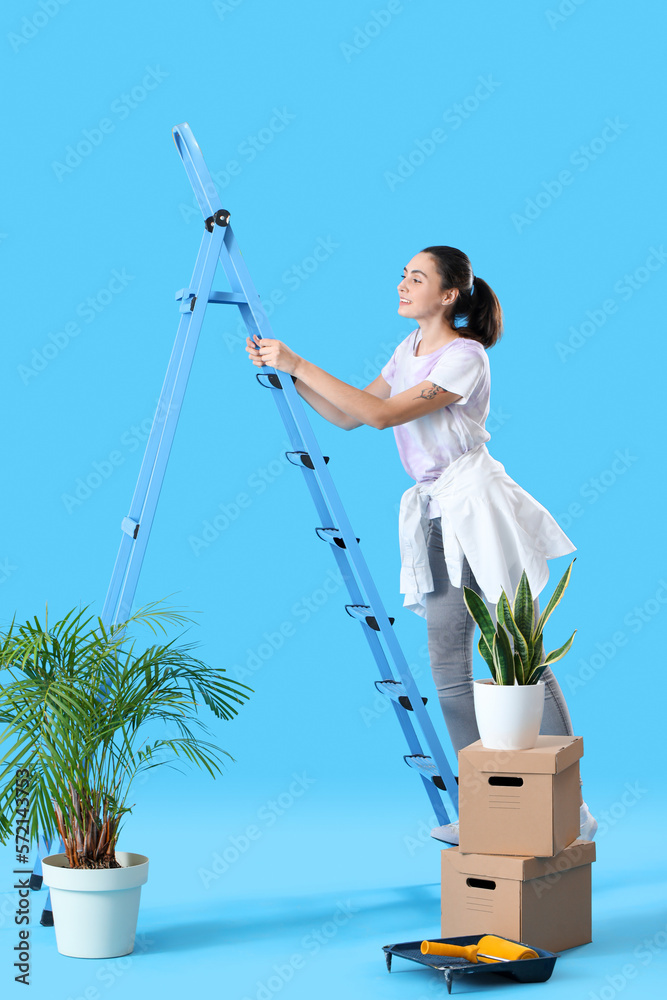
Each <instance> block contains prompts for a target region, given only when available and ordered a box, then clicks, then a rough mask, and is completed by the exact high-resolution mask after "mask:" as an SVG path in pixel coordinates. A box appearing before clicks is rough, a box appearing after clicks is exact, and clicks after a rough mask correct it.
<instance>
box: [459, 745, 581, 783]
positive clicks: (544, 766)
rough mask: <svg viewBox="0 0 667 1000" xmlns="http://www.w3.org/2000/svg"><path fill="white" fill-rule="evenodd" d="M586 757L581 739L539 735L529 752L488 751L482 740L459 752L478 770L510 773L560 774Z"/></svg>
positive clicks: (460, 755)
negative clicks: (535, 744)
mask: <svg viewBox="0 0 667 1000" xmlns="http://www.w3.org/2000/svg"><path fill="white" fill-rule="evenodd" d="M583 755H584V740H583V737H581V736H538V738H537V746H534V747H532V749H530V750H487V748H486V747H483V746H482V741H481V740H477V742H476V743H471V744H470V746H467V747H464V748H463V750H459V761H460V759H461V757H462V756H464V757H465V758H466V760H467V761H469V763H471V764H472V765H473V766H474V767H475V768H477V770H478V771H492V772H493V773H498V772H500V773H501V774H503V773H510V774H558V773H559V772H560V771H564V770H565V768H567V767H570V765H571V764H574V763H575V761H577V760H579V758H580V757H583Z"/></svg>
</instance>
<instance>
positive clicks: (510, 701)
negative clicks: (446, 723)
mask: <svg viewBox="0 0 667 1000" xmlns="http://www.w3.org/2000/svg"><path fill="white" fill-rule="evenodd" d="M544 690H545V688H544V681H538V682H537V684H496V683H494V681H492V680H483V681H475V683H474V684H473V694H474V702H475V716H476V718H477V728H478V729H479V736H480V739H481V741H482V746H484V747H486V748H487V750H530V749H531V747H534V746H536V744H537V737H538V735H539V732H540V726H541V725H542V715H543V713H544Z"/></svg>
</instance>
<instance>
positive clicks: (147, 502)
mask: <svg viewBox="0 0 667 1000" xmlns="http://www.w3.org/2000/svg"><path fill="white" fill-rule="evenodd" d="M172 132H173V137H174V141H175V143H176V148H177V149H178V152H179V154H180V156H181V159H182V160H183V165H184V166H185V170H186V173H187V175H188V178H189V180H190V183H191V185H192V188H193V190H194V193H195V196H196V198H197V202H198V204H199V207H200V208H201V211H202V214H203V216H204V220H205V221H204V233H203V235H202V241H201V245H200V247H199V253H198V255H197V260H196V262H195V267H194V271H193V274H192V280H191V281H190V284H189V285H188V286H187V287H186V288H182V289H181V290H180V291H178V292H177V293H176V300H177V302H178V303H179V306H178V308H179V312H180V321H179V324H178V330H177V333H176V340H175V342H174V347H173V349H172V352H171V357H170V359H169V364H168V366H167V373H166V376H165V379H164V383H163V385H162V391H161V393H160V398H159V401H158V404H157V409H156V412H155V417H154V418H153V424H152V427H151V431H150V435H149V438H148V441H147V443H146V450H145V453H144V457H143V461H142V464H141V469H140V471H139V478H138V480H137V485H136V487H135V491H134V496H133V497H132V502H131V504H130V509H129V512H128V514H127V516H126V517H124V518H123V520H122V522H121V530H122V536H121V542H120V547H119V549H118V555H117V557H116V562H115V565H114V568H113V573H112V575H111V582H110V584H109V589H108V591H107V595H106V600H105V603H104V607H103V610H102V614H101V618H102V621H103V623H104V625H105V627H106V628H109V626H111V625H114V624H117V623H118V622H121V621H125V620H126V619H127V618H128V617H129V616H130V614H131V610H132V604H133V601H134V595H135V591H136V588H137V583H138V580H139V573H140V571H141V566H142V563H143V559H144V555H145V552H146V546H147V544H148V539H149V537H150V532H151V526H152V524H153V518H154V516H155V510H156V507H157V503H158V499H159V496H160V490H161V487H162V482H163V480H164V475H165V471H166V468H167V461H168V459H169V454H170V451H171V446H172V442H173V440H174V435H175V433H176V426H177V423H178V418H179V415H180V412H181V406H182V404H183V398H184V395H185V389H186V386H187V382H188V377H189V374H190V370H191V368H192V362H193V359H194V355H195V350H196V347H197V342H198V339H199V333H200V331H201V328H202V324H203V322H204V316H205V314H206V307H207V305H209V303H210V304H215V305H235V306H238V308H239V311H240V313H241V317H242V319H243V321H244V323H245V326H246V328H247V330H248V335H249V336H250V337H251V338H252V337H253V336H254V335H257V336H259V337H260V338H263V337H270V338H272V337H273V336H274V334H273V331H272V329H271V326H270V324H269V320H268V317H267V315H266V312H265V311H264V307H263V306H262V303H261V301H260V298H259V295H258V293H257V291H256V289H255V286H254V285H253V282H252V279H251V277H250V274H249V272H248V269H247V268H246V265H245V263H244V260H243V256H242V254H241V251H240V250H239V247H238V244H237V242H236V239H235V238H234V233H233V231H232V227H231V226H230V224H229V219H230V216H229V212H228V211H226V210H225V209H224V208H222V207H221V204H220V198H219V196H218V192H217V191H216V188H215V185H214V183H213V180H212V178H211V175H210V174H209V172H208V169H207V167H206V164H205V162H204V158H203V156H202V153H201V150H200V148H199V146H198V144H197V142H196V140H195V138H194V136H193V134H192V132H191V130H190V127H189V125H188V124H187V123H186V122H183V123H182V124H181V125H176V126H175V127H174V129H173V130H172ZM218 262H219V263H220V264H221V265H222V268H223V270H224V272H225V275H226V277H227V281H228V283H229V286H230V288H231V291H229V292H216V291H213V290H212V288H213V281H214V279H215V274H216V270H217V265H218ZM256 377H257V380H258V382H259V383H260V385H261V386H263V387H265V388H268V389H269V390H270V391H271V393H272V395H273V398H274V400H275V403H276V405H277V407H278V411H279V413H280V416H281V417H282V420H283V423H284V425H285V428H286V431H287V434H288V437H289V441H290V445H291V448H292V450H291V451H289V452H286V457H287V459H288V461H289V462H290V463H291V464H292V465H294V466H295V467H296V468H298V469H300V470H301V472H302V473H303V477H304V480H305V483H306V487H307V488H308V490H309V491H310V494H311V496H312V498H313V502H314V504H315V509H316V511H317V516H318V518H319V521H320V525H321V526H320V527H317V528H315V531H316V533H317V535H318V537H319V538H321V539H322V541H324V542H327V543H329V545H330V546H331V551H332V552H333V555H334V558H335V560H336V563H337V564H338V568H339V570H340V572H341V575H342V577H343V579H344V581H345V584H346V586H347V589H348V593H349V596H350V603H349V604H346V605H345V611H346V612H347V614H348V615H349V616H350V617H352V618H356V620H357V621H358V622H359V623H360V624H361V628H362V630H363V633H364V636H365V638H366V641H367V642H368V645H369V647H370V650H371V653H372V654H373V657H374V659H375V662H376V663H377V666H378V669H379V672H380V678H381V679H380V680H379V681H376V682H375V686H376V687H377V689H378V690H379V691H380V692H382V693H383V694H384V695H385V696H387V697H388V698H389V699H390V700H391V703H392V707H393V709H394V711H395V714H396V718H397V720H398V723H399V725H400V727H401V729H402V730H403V735H404V736H405V739H406V741H407V745H408V749H409V751H410V752H409V754H406V755H405V756H404V760H405V762H406V763H407V764H408V765H409V766H410V767H412V768H414V769H415V770H416V771H417V772H418V774H419V776H420V778H421V780H422V783H423V785H424V789H425V791H426V794H427V795H428V798H429V802H430V804H431V807H432V809H433V812H434V814H435V816H436V819H437V821H438V823H439V824H441V825H442V824H445V823H449V822H450V818H449V814H448V812H447V809H446V808H445V803H444V800H443V796H442V793H443V792H446V793H447V795H448V797H449V802H450V807H451V808H452V812H453V813H457V811H458V787H457V779H456V778H455V776H454V774H453V772H452V769H451V767H450V766H449V762H448V760H447V757H446V755H445V752H444V750H443V748H442V746H441V744H440V741H439V739H438V736H437V734H436V732H435V729H434V728H433V724H432V722H431V720H430V718H429V715H428V712H427V710H426V707H425V706H426V701H427V699H426V698H422V696H421V695H420V694H419V691H418V690H417V685H416V683H415V681H414V678H413V676H412V673H411V671H410V668H409V666H408V663H407V660H406V659H405V655H404V653H403V650H402V649H401V647H400V645H399V642H398V640H397V638H396V636H395V634H394V631H393V628H392V625H393V622H394V619H393V618H388V617H387V613H386V611H385V609H384V606H383V604H382V601H381V600H380V596H379V594H378V591H377V588H376V586H375V583H374V581H373V578H372V577H371V574H370V572H369V570H368V566H367V565H366V561H365V559H364V557H363V554H362V552H361V548H360V545H359V539H358V538H357V537H356V536H355V534H354V531H353V530H352V526H351V524H350V522H349V520H348V517H347V514H346V513H345V510H344V508H343V504H342V502H341V500H340V497H339V495H338V492H337V490H336V487H335V485H334V482H333V479H332V477H331V474H330V472H329V469H328V468H327V465H328V462H329V457H328V456H325V455H323V454H322V452H321V450H320V447H319V445H318V443H317V439H316V438H315V435H314V433H313V430H312V428H311V426H310V423H309V422H308V419H307V417H306V413H305V410H304V407H303V403H302V400H301V397H300V396H299V394H298V392H297V390H296V388H295V385H294V379H293V377H292V376H291V375H285V373H284V372H279V371H277V370H275V369H273V368H270V367H268V366H267V367H266V370H265V371H261V372H258V373H257V375H256ZM380 636H381V637H382V639H383V640H384V643H385V646H386V652H385V648H384V647H383V645H382V643H381V642H380ZM392 665H393V668H392ZM395 674H396V675H397V676H395ZM413 719H416V721H417V723H418V725H419V729H420V730H421V733H422V736H423V739H424V745H422V743H421V742H420V739H419V736H418V735H417V731H416V729H415V726H414V723H413ZM425 750H426V751H428V752H425ZM454 818H455V817H454ZM51 846H53V845H51ZM48 849H49V845H48V844H46V843H40V844H39V845H38V857H37V862H36V865H35V868H34V872H33V876H32V880H31V886H32V888H36V889H37V888H40V887H41V884H42V878H41V858H42V857H45V856H46V854H47V853H48ZM59 849H60V850H64V845H62V842H61V847H60V848H59ZM41 922H42V923H43V924H45V925H50V924H52V922H53V918H52V914H51V911H50V904H49V902H48V900H47V905H46V907H45V909H44V912H43V914H42V921H41Z"/></svg>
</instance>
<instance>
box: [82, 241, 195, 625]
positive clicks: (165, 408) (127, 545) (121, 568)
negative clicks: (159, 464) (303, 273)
mask: <svg viewBox="0 0 667 1000" xmlns="http://www.w3.org/2000/svg"><path fill="white" fill-rule="evenodd" d="M209 245H210V235H209V234H208V233H207V232H204V234H203V236H202V241H201V244H200V246H199V251H198V253H197V260H196V262H195V266H194V270H193V274H192V282H191V287H196V286H197V285H198V283H199V280H200V277H201V273H202V269H203V267H204V261H205V259H206V255H207V253H208V251H209ZM189 326H190V314H188V313H183V314H182V315H181V319H180V322H179V324H178V329H177V332H176V338H175V340H174V346H173V347H172V351H171V355H170V358H169V364H168V366H167V371H166V374H165V377H164V382H163V384H162V389H161V391H160V397H159V399H158V403H157V407H156V409H155V415H154V417H153V423H152V425H151V429H150V433H149V435H148V440H147V442H146V448H145V450H144V455H143V459H142V462H141V467H140V470H139V476H138V478H137V483H136V486H135V489H134V493H133V496H132V501H131V503H130V506H129V510H128V515H127V516H128V517H130V518H132V519H134V520H135V521H139V520H140V517H141V510H142V508H143V505H144V501H145V499H146V492H147V490H148V486H149V483H150V478H151V474H152V470H153V467H154V465H155V456H156V454H157V451H158V448H159V445H160V441H161V439H162V432H163V429H164V421H165V420H166V417H167V414H168V413H169V410H170V407H171V398H172V395H173V391H174V383H175V381H176V377H177V374H178V370H179V368H180V365H181V360H182V357H183V350H184V347H185V343H186V340H187V334H188V328H189ZM121 534H122V537H121V540H120V544H119V546H118V554H117V556H116V562H115V564H114V568H113V572H112V574H111V580H110V582H109V587H108V589H107V595H106V598H105V601H104V606H103V609H102V614H101V618H102V621H103V623H104V625H105V627H106V628H108V627H109V625H110V624H111V623H112V622H113V621H115V611H116V607H117V604H118V595H119V593H120V589H121V587H122V584H123V580H124V579H125V575H126V573H127V567H128V563H129V560H130V557H131V554H132V550H133V547H134V541H135V540H134V538H133V537H132V536H131V535H128V534H127V533H126V532H125V531H123V532H122V533H121Z"/></svg>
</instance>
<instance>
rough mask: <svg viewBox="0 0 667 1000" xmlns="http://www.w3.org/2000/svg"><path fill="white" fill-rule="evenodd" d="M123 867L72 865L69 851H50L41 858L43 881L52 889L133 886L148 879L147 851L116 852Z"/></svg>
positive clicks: (82, 890) (92, 889)
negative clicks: (83, 866)
mask: <svg viewBox="0 0 667 1000" xmlns="http://www.w3.org/2000/svg"><path fill="white" fill-rule="evenodd" d="M116 859H117V860H118V862H119V863H120V868H70V867H69V866H68V865H67V855H66V854H50V855H49V856H48V857H46V858H43V860H42V875H43V878H44V883H45V884H46V885H48V886H49V887H50V888H53V889H70V890H74V891H81V892H97V891H99V892H104V891H105V890H114V889H133V888H136V887H137V886H140V885H143V884H144V883H145V882H146V881H147V880H148V863H149V862H148V858H147V857H146V855H145V854H134V853H132V852H131V851H116Z"/></svg>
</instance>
